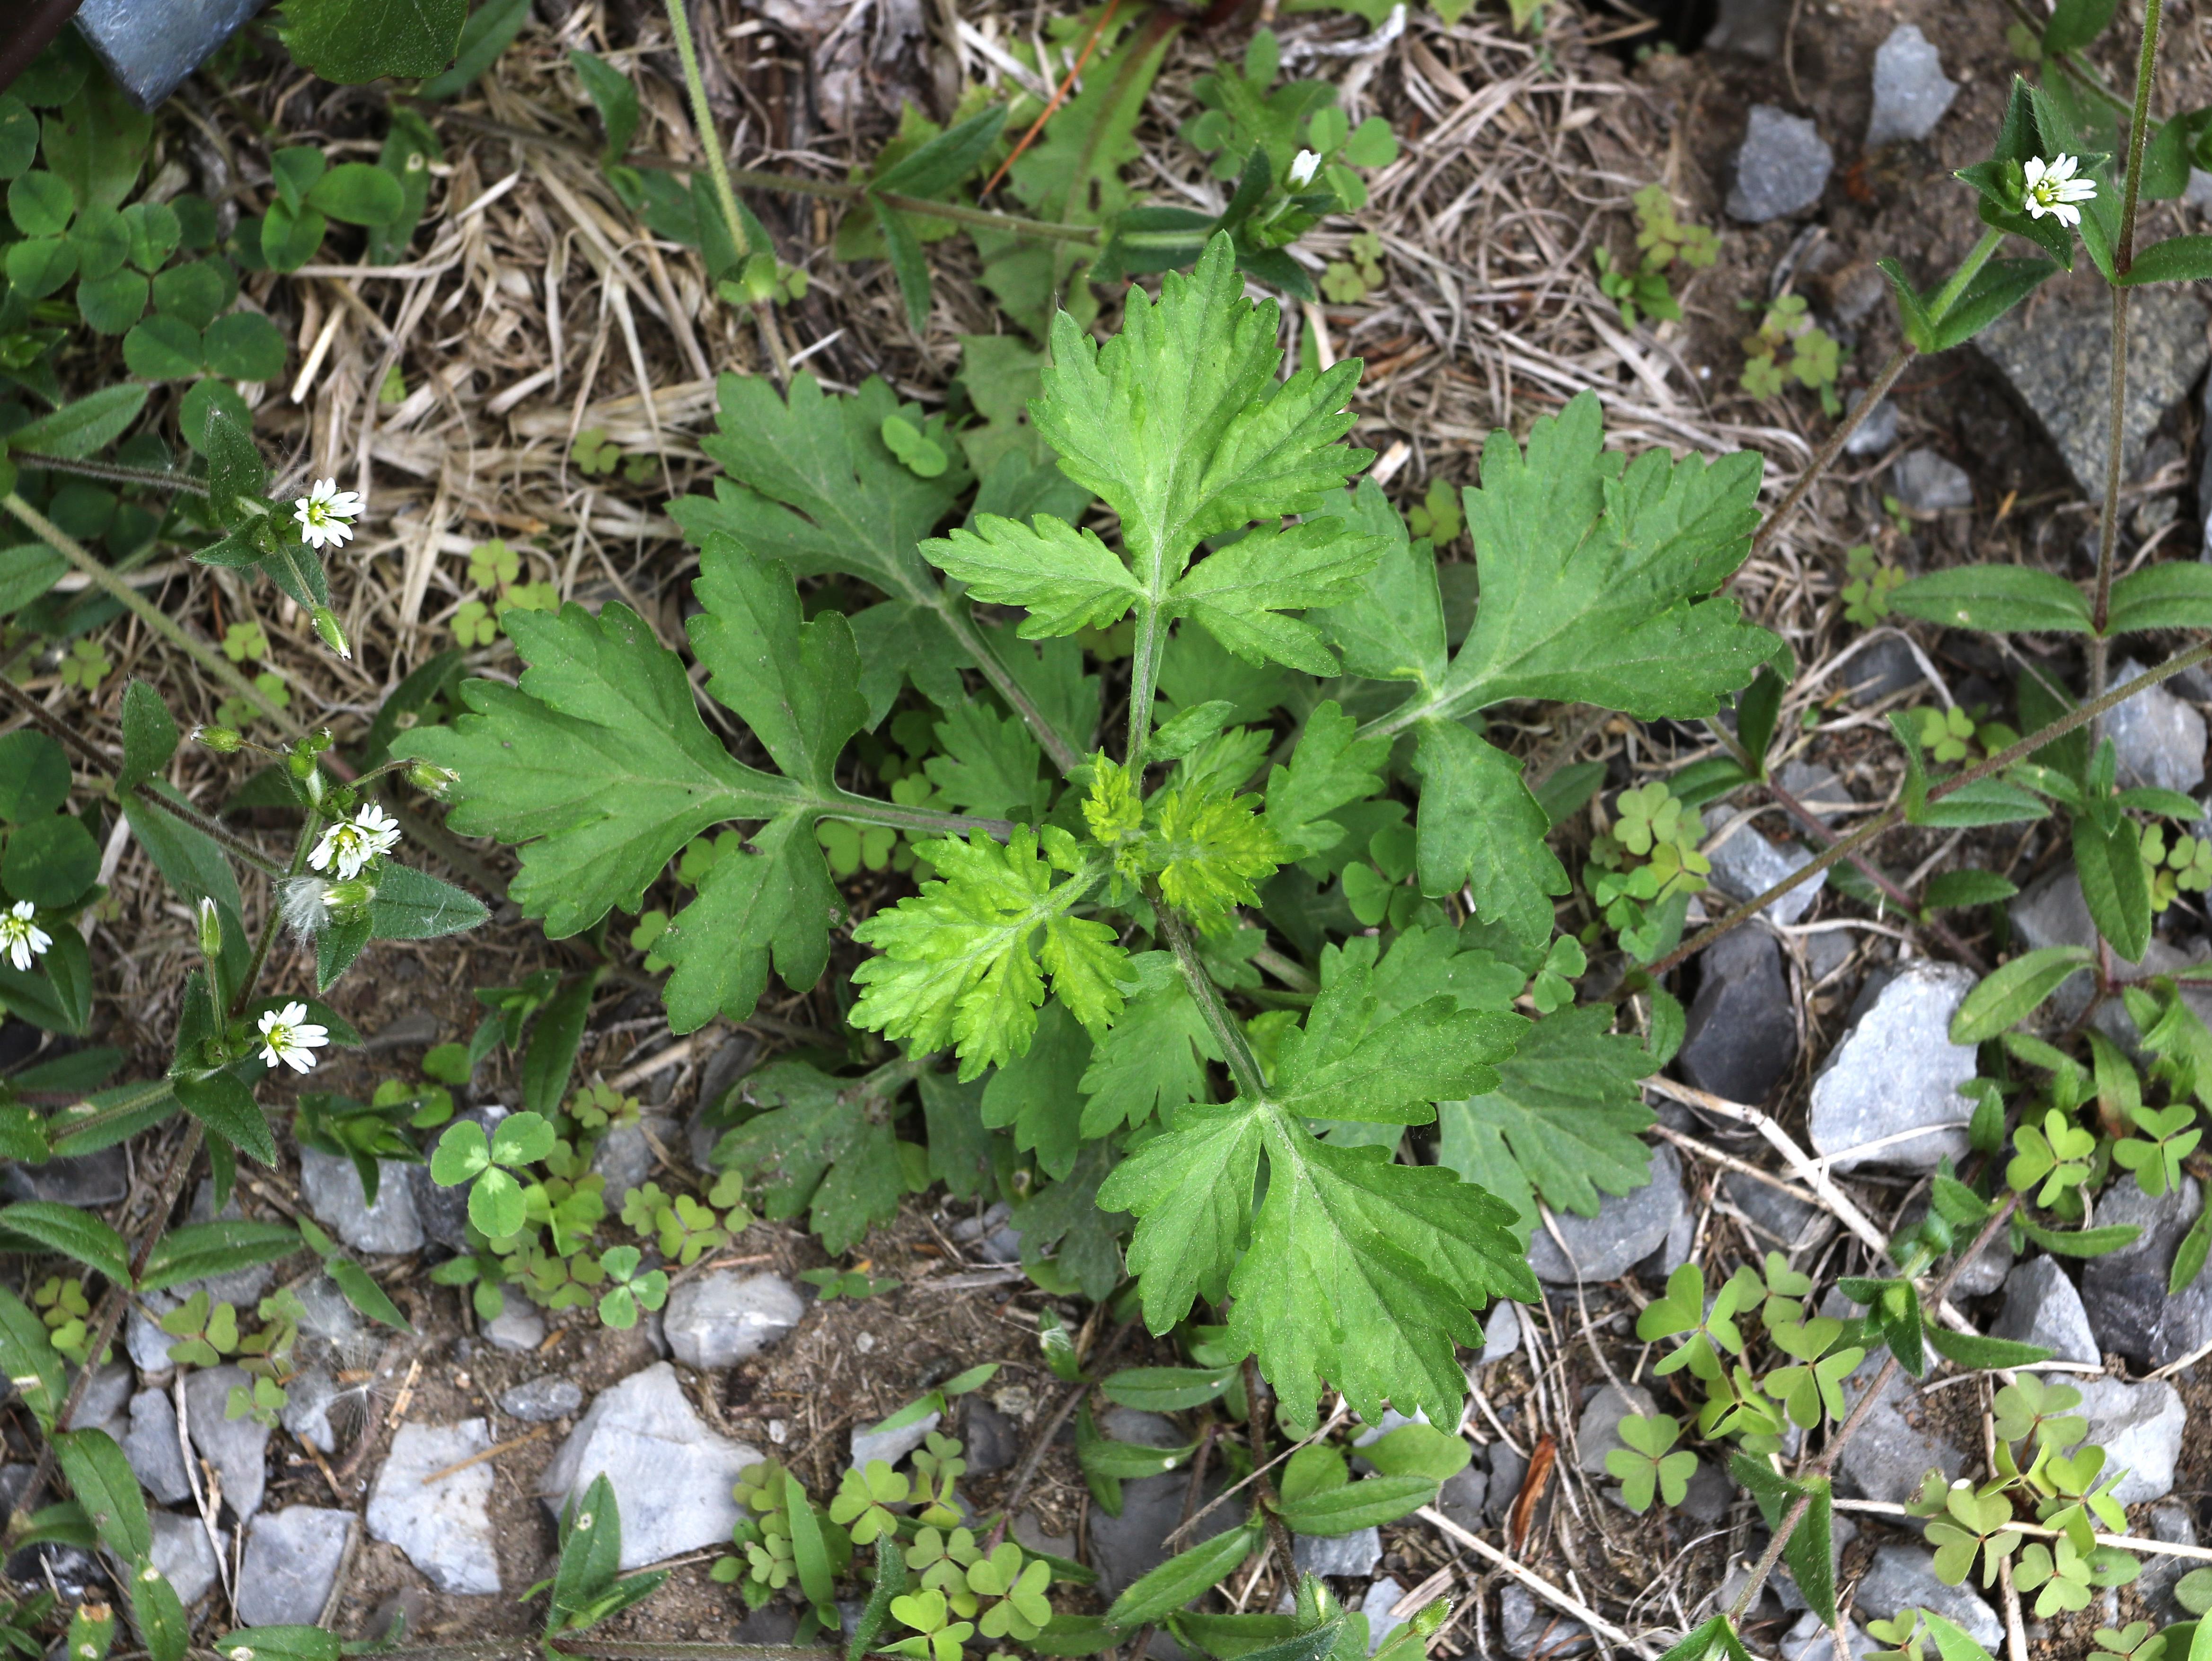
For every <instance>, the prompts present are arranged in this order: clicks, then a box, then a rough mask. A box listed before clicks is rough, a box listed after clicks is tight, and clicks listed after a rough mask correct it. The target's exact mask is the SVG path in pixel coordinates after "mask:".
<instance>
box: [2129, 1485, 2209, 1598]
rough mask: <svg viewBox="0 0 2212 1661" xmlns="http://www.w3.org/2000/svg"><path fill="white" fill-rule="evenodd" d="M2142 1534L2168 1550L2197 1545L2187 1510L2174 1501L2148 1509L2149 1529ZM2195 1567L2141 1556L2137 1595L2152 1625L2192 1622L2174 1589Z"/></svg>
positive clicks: (2183, 1559)
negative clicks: (2165, 1546)
mask: <svg viewBox="0 0 2212 1661" xmlns="http://www.w3.org/2000/svg"><path fill="white" fill-rule="evenodd" d="M2144 1532H2145V1533H2147V1534H2148V1535H2149V1536H2150V1537H2151V1538H2152V1539H2154V1540H2163V1541H2164V1542H2166V1544H2167V1545H2169V1546H2193V1545H2195V1544H2196V1543H2197V1524H2196V1520H2195V1519H2194V1518H2191V1516H2190V1514H2189V1507H2188V1506H2185V1505H2183V1504H2182V1503H2181V1502H2180V1501H2179V1500H2166V1501H2165V1502H2164V1503H2163V1504H2160V1505H2155V1506H2152V1507H2151V1508H2150V1526H2149V1527H2148V1529H2146V1530H2144ZM2196 1567H2200V1566H2199V1565H2198V1564H2196V1563H2193V1562H2191V1561H2190V1560H2189V1559H2188V1558H2186V1557H2166V1556H2154V1555H2150V1554H2148V1553H2145V1554H2144V1555H2143V1559H2142V1573H2141V1574H2139V1575H2137V1576H2136V1596H2137V1597H2141V1598H2142V1600H2143V1603H2144V1604H2145V1605H2146V1606H2147V1607H2148V1609H2149V1610H2150V1612H2151V1618H2152V1619H2153V1620H2154V1621H2158V1622H2159V1623H2160V1625H2163V1624H2165V1623H2166V1621H2187V1620H2191V1619H2192V1618H2194V1617H2192V1616H2191V1615H2190V1614H2189V1612H2188V1611H2187V1610H2186V1609H2183V1608H2182V1607H2181V1604H2180V1603H2179V1601H2178V1600H2177V1599H2176V1598H2175V1597H2174V1595H2173V1588H2174V1586H2175V1585H2176V1584H2177V1583H2178V1582H2179V1580H2180V1579H2181V1577H2182V1576H2183V1575H2185V1574H2186V1573H2189V1571H2190V1570H2191V1569H2192V1568H2196Z"/></svg>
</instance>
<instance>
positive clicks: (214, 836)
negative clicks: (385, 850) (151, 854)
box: [0, 676, 283, 877]
mask: <svg viewBox="0 0 2212 1661" xmlns="http://www.w3.org/2000/svg"><path fill="white" fill-rule="evenodd" d="M0 693H4V694H6V696H7V697H8V698H9V701H10V702H11V703H14V704H15V706H16V708H18V709H21V710H22V711H23V713H24V714H25V715H27V716H28V717H29V718H30V719H31V721H32V722H33V724H34V725H36V726H37V727H39V728H40V730H41V731H43V732H44V733H46V736H47V737H49V738H51V739H53V740H54V741H55V742H56V743H58V744H59V745H61V746H62V747H63V748H64V749H65V750H68V751H73V752H74V753H75V754H76V756H77V757H79V759H81V760H82V761H83V762H84V763H85V764H86V768H85V771H86V774H87V776H88V782H90V783H91V784H92V785H93V786H94V788H97V789H102V790H106V789H110V788H113V785H114V781H113V780H112V779H111V778H109V777H108V776H106V766H107V757H105V756H103V755H101V754H100V751H97V750H95V749H94V748H93V747H92V745H90V744H89V743H88V742H87V740H86V739H85V738H84V736H83V734H82V733H79V732H78V731H77V730H76V728H75V727H70V725H68V724H67V723H66V722H64V721H58V720H57V719H56V718H55V716H54V713H53V711H52V710H51V709H47V708H46V705H44V704H43V703H40V702H39V701H38V700H37V699H36V698H34V697H32V696H31V695H30V694H29V693H27V692H26V691H24V690H23V689H22V688H21V687H20V686H18V685H16V684H15V682H14V681H12V680H9V679H8V678H5V677H4V676H0ZM130 794H132V795H134V796H136V797H137V799H138V800H141V801H143V802H148V803H150V804H151V805H152V806H155V807H158V808H160V809H161V811H162V812H165V813H167V814H169V815H171V816H172V817H173V818H178V819H181V820H182V821H183V822H184V823H185V824H189V825H190V826H191V828H192V829H193V830H195V831H198V832H199V833H200V834H201V835H202V836H204V837H206V838H207V839H208V840H209V841H210V842H213V843H217V844H219V845H220V846H221V847H222V849H223V851H224V852H226V853H228V855H230V856H231V857H232V858H233V859H236V860H240V861H244V862H245V863H246V864H247V865H250V866H252V867H253V868H254V869H255V870H257V871H258V872H260V873H262V874H263V875H264V876H269V877H274V876H277V875H279V874H281V873H282V872H283V867H281V866H279V865H278V864H277V863H276V861H274V860H272V859H270V857H269V856H268V855H266V854H264V853H263V852H262V851H261V850H260V849H258V848H256V847H254V846H253V845H252V843H248V842H246V841H245V840H243V839H242V838H240V837H239V836H237V835H236V834H235V833H234V832H233V831H231V830H230V829H229V828H228V826H226V825H223V824H220V823H218V822H217V821H216V820H215V819H213V818H210V817H209V816H208V815H206V814H204V813H203V812H200V811H199V809H198V808H197V807H194V806H191V804H189V803H187V802H184V801H172V800H169V799H168V798H167V796H161V795H156V794H155V793H154V792H153V791H151V790H149V789H148V788H146V787H145V786H144V785H143V784H138V785H133V786H132V787H131V792H130Z"/></svg>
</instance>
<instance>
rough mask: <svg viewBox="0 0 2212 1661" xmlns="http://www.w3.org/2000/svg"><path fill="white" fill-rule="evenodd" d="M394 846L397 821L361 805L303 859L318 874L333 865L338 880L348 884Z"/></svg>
mask: <svg viewBox="0 0 2212 1661" xmlns="http://www.w3.org/2000/svg"><path fill="white" fill-rule="evenodd" d="M398 845H399V825H398V821H396V820H394V819H392V818H390V817H389V816H388V815H387V814H386V812H385V811H384V809H383V808H382V807H380V806H378V805H377V804H376V803H375V802H373V801H372V802H368V803H366V804H365V805H363V806H362V809H361V811H360V812H357V813H356V814H355V815H354V816H353V818H351V819H349V820H343V821H341V822H340V823H338V824H333V825H332V826H331V828H330V829H329V830H327V831H324V832H323V836H322V840H321V841H319V842H318V843H316V844H315V849H314V852H313V853H312V854H310V855H307V863H308V864H309V865H311V866H313V867H314V868H315V869H316V870H318V871H328V870H330V869H331V867H332V866H333V864H335V865H336V867H337V876H338V880H339V881H340V882H351V881H352V880H353V879H355V878H356V877H357V876H359V875H360V874H361V873H362V867H364V866H366V865H367V864H368V862H369V861H371V860H374V859H375V858H377V857H378V856H379V855H384V854H388V853H390V852H391V851H392V849H395V848H397V847H398Z"/></svg>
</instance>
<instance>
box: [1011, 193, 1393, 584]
mask: <svg viewBox="0 0 2212 1661" xmlns="http://www.w3.org/2000/svg"><path fill="white" fill-rule="evenodd" d="M1277 342H1278V324H1277V313H1276V307H1275V306H1274V304H1273V301H1269V302H1267V303H1266V304H1263V305H1261V306H1257V307H1255V306H1254V305H1252V304H1251V303H1250V302H1249V301H1246V300H1245V299H1243V278H1242V277H1239V276H1238V275H1237V269H1236V253H1235V250H1234V249H1233V248H1232V247H1231V245H1230V240H1229V239H1228V237H1226V236H1217V237H1216V238H1214V240H1212V242H1211V243H1210V244H1209V245H1208V246H1207V247H1206V254H1205V256H1204V258H1202V259H1200V261H1199V264H1198V268H1197V270H1196V271H1194V272H1193V273H1192V275H1191V276H1189V277H1182V276H1180V275H1178V274H1176V273H1174V272H1170V273H1169V274H1168V275H1167V276H1166V277H1164V278H1163V279H1162V280H1161V286H1160V297H1159V298H1158V300H1157V301H1153V300H1149V299H1147V298H1146V295H1144V293H1143V292H1142V291H1141V290H1139V289H1132V290H1131V291H1130V294H1129V298H1128V309H1127V313H1126V314H1125V316H1124V318H1123V320H1122V326H1121V332H1120V333H1119V334H1117V335H1115V337H1114V338H1112V339H1110V340H1109V341H1107V342H1106V343H1105V344H1104V345H1103V346H1102V345H1100V344H1098V343H1097V342H1096V341H1094V340H1092V339H1091V337H1090V336H1089V335H1088V334H1086V333H1085V332H1084V331H1083V329H1082V328H1081V327H1079V326H1078V325H1077V324H1076V322H1075V320H1074V319H1073V318H1071V317H1069V316H1068V315H1066V313H1061V314H1060V316H1059V317H1058V318H1056V319H1054V323H1053V332H1052V344H1053V353H1052V356H1053V362H1052V367H1050V368H1048V369H1046V370H1045V372H1044V389H1045V390H1044V396H1043V397H1042V399H1038V400H1037V402H1036V405H1035V407H1034V409H1033V411H1032V418H1033V419H1034V420H1035V422H1036V426H1037V429H1038V430H1039V431H1040V432H1042V434H1043V435H1045V437H1046V438H1047V439H1048V441H1050V442H1051V444H1052V446H1053V447H1054V449H1055V450H1057V451H1059V452H1060V466H1061V468H1062V470H1063V471H1064V472H1066V473H1067V475H1068V476H1069V477H1070V478H1073V479H1074V480H1075V481H1076V482H1077V483H1079V484H1082V485H1084V486H1085V487H1086V488H1087V489H1089V490H1091V492H1092V493H1093V494H1094V495H1097V496H1101V497H1103V498H1104V500H1105V501H1106V502H1107V503H1108V505H1109V506H1110V507H1112V508H1114V509H1115V512H1117V513H1118V514H1120V515H1121V535H1122V539H1123V542H1124V543H1125V545H1127V549H1128V551H1129V556H1130V564H1131V568H1132V569H1133V571H1134V572H1135V574H1136V577H1137V581H1138V582H1139V585H1140V586H1141V587H1144V588H1145V589H1146V591H1147V592H1149V593H1153V594H1156V595H1161V594H1164V593H1165V592H1166V590H1167V588H1168V587H1169V585H1170V583H1171V582H1173V581H1174V580H1175V578H1176V576H1177V575H1180V574H1181V573H1182V569H1183V564H1184V562H1185V561H1186V560H1187V559H1188V557H1189V555H1190V552H1191V551H1192V550H1193V549H1194V548H1195V547H1196V546H1197V545H1198V543H1199V542H1200V540H1201V539H1202V538H1206V537H1209V536H1216V535H1218V534H1219V533H1221V532H1225V531H1231V530H1235V529H1237V527H1239V526H1243V525H1245V524H1247V523H1249V522H1250V521H1251V520H1255V519H1261V518H1267V517H1273V516H1275V515H1279V514H1305V513H1310V512H1312V511H1313V510H1314V509H1315V508H1318V507H1319V506H1321V503H1322V494H1323V493H1324V492H1326V491H1328V490H1335V489H1338V488H1340V486H1341V485H1342V484H1343V483H1344V480H1345V478H1346V476H1347V475H1349V474H1350V473H1352V472H1355V471H1356V470H1357V469H1358V468H1359V467H1361V466H1364V465H1365V464H1366V462H1367V461H1368V459H1370V453H1369V452H1365V451H1358V450H1351V449H1347V448H1346V447H1344V446H1343V445H1342V444H1341V443H1340V442H1339V441H1340V440H1341V439H1342V438H1343V436H1344V435H1345V434H1346V433H1347V432H1349V431H1350V430H1351V429H1352V416H1351V414H1350V413H1349V412H1348V411H1346V409H1345V407H1344V406H1345V403H1346V399H1348V398H1349V396H1350V393H1351V389H1352V383H1353V382H1354V381H1355V380H1357V379H1358V373H1359V370H1358V364H1357V363H1356V362H1346V363H1340V364H1339V365H1337V366H1336V367H1335V368H1333V369H1330V370H1328V371H1326V372H1321V373H1316V371H1313V370H1301V371H1299V372H1298V373H1297V374H1295V375H1293V376H1292V377H1291V379H1290V380H1287V381H1278V380H1276V379H1275V369H1276V366H1277V365H1278V364H1279V362H1281V357H1282V350H1281V348H1280V346H1279V344H1277Z"/></svg>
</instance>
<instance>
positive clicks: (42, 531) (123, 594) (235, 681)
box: [0, 490, 300, 733]
mask: <svg viewBox="0 0 2212 1661" xmlns="http://www.w3.org/2000/svg"><path fill="white" fill-rule="evenodd" d="M0 508H6V509H7V510H8V511H9V513H11V514H14V515H15V517H16V518H17V519H19V520H21V521H22V522H23V525H24V527H25V528H26V529H27V530H28V531H29V532H31V534H32V535H33V536H35V537H37V538H39V540H40V541H41V542H43V543H45V544H46V545H47V546H48V547H49V548H52V550H53V551H55V552H56V553H58V554H59V555H60V556H61V557H63V558H64V559H65V560H67V561H68V562H69V563H70V564H72V565H74V566H76V569H78V570H80V571H82V572H83V573H84V575H86V576H88V577H89V578H90V579H91V580H92V582H93V586H94V587H97V588H99V589H100V590H101V591H102V592H104V593H106V594H107V595H108V596H109V598H111V599H115V600H118V601H120V602H121V603H122V604H123V605H125V607H126V608H127V609H129V610H130V611H131V613H132V614H133V615H135V616H136V617H137V618H138V619H139V621H141V622H142V623H143V624H145V625H146V626H147V627H148V628H149V629H151V630H153V631H154V632H155V634H157V635H159V636H161V638H162V639H164V640H166V641H167V642H169V643H170V644H171V645H173V646H175V647H176V648H179V650H180V651H182V652H183V653H184V654H185V655H186V656H187V657H189V658H191V660H192V661H193V662H195V663H197V664H198V665H199V666H200V667H202V668H203V669H204V670H206V671H207V672H209V673H210V674H211V675H213V676H214V677H215V678H216V679H217V680H219V681H221V682H222V684H224V685H225V686H228V687H229V688H230V689H231V691H234V692H236V693H237V694H238V695H239V697H242V698H244V699H246V702H247V703H251V704H252V705H253V707H254V708H255V709H258V710H259V711H261V713H262V714H263V715H266V716H268V717H269V719H270V720H271V721H275V722H276V724H277V726H278V727H282V728H283V730H284V731H285V732H288V733H297V732H299V731H300V725H299V723H298V722H297V721H294V720H293V719H292V718H291V717H290V716H289V715H286V714H285V713H284V712H283V710H282V709H278V708H277V707H276V705H275V704H273V703H270V701H269V695H268V694H267V693H265V692H264V691H262V690H261V689H260V688H259V687H258V686H256V685H255V684H253V683H252V681H250V680H248V679H246V677H245V676H244V675H242V674H240V673H239V672H238V668H237V666H236V665H234V664H233V663H232V662H231V661H230V660H229V659H228V658H226V657H224V656H223V654H222V653H221V652H220V651H218V650H217V649H216V648H215V647H213V646H210V645H209V644H208V642H205V641H204V640H202V639H200V638H199V637H198V636H196V635H193V634H191V633H189V632H188V631H187V630H185V627H184V625H183V624H179V623H178V622H177V621H176V620H175V619H173V618H171V617H170V616H169V614H168V613H167V611H163V610H162V609H161V607H160V606H158V605H155V604H154V602H153V601H152V600H150V599H147V598H146V597H145V596H144V595H143V594H142V593H139V592H138V591H137V589H136V588H133V587H131V585H130V584H129V583H127V582H125V581H124V580H123V579H122V578H121V577H119V576H118V575H116V574H115V573H114V572H113V571H112V570H110V569H108V568H107V567H106V565H104V564H102V563H100V561H99V560H97V559H94V557H92V555H91V553H90V552H88V551H87V550H86V548H85V547H84V545H82V543H80V542H78V541H77V539H76V538H75V537H73V536H70V534H69V533H68V532H66V531H64V530H63V529H62V528H61V526H58V525H56V524H55V523H54V522H53V521H52V520H50V519H48V518H47V517H46V515H45V514H42V513H40V511H39V510H38V509H37V508H33V506H31V504H30V503H29V502H26V501H24V500H23V498H22V496H21V495H20V494H19V493H18V492H16V491H14V490H10V491H9V493H8V494H7V496H5V497H0Z"/></svg>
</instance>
